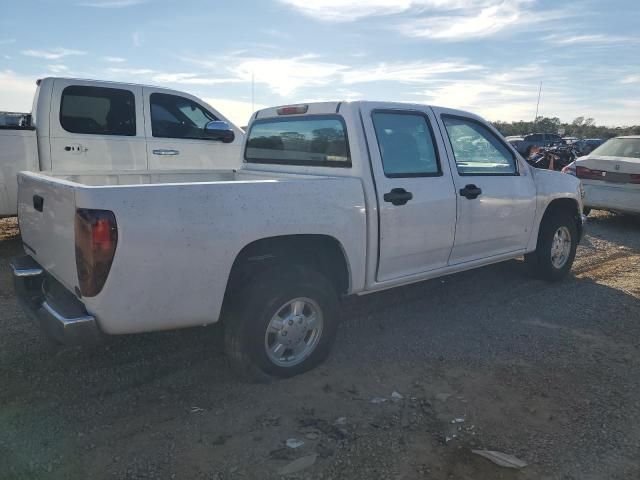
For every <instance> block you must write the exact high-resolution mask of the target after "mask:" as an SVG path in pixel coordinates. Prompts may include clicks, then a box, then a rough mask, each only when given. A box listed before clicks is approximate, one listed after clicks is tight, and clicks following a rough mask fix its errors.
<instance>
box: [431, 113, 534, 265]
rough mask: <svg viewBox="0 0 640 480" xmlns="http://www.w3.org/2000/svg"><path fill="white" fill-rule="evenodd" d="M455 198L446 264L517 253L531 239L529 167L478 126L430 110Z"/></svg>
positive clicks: (494, 135)
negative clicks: (446, 154) (442, 144)
mask: <svg viewBox="0 0 640 480" xmlns="http://www.w3.org/2000/svg"><path fill="white" fill-rule="evenodd" d="M433 110H434V113H435V114H436V116H437V117H438V121H439V122H440V130H441V131H442V134H443V136H444V137H445V145H446V149H447V151H448V152H449V158H450V159H451V169H452V171H453V179H454V182H455V187H456V194H457V195H458V208H457V217H458V221H457V224H456V238H455V244H454V247H453V251H452V252H451V258H450V260H449V263H450V264H451V265H455V264H460V263H465V262H470V261H474V260H481V259H489V258H491V257H495V256H499V255H503V254H509V253H515V252H523V251H524V249H525V248H526V245H527V243H528V241H529V237H530V235H531V228H532V225H533V219H534V215H535V210H536V189H535V184H534V180H533V177H532V175H531V172H530V170H529V167H528V166H527V165H526V164H524V162H521V161H520V160H519V159H518V157H517V156H516V155H515V153H514V152H513V150H512V149H511V148H509V147H508V146H507V144H506V142H504V141H503V140H502V139H501V138H500V137H499V135H498V134H497V133H496V132H494V131H492V130H491V129H490V128H489V127H488V126H487V125H485V124H484V123H483V122H481V121H479V120H477V119H474V118H471V117H463V116H459V114H457V113H456V112H448V111H447V110H446V109H441V108H434V109H433Z"/></svg>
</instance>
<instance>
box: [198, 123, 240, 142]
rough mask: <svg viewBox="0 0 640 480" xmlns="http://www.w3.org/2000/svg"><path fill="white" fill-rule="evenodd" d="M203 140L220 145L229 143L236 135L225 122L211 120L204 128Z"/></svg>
mask: <svg viewBox="0 0 640 480" xmlns="http://www.w3.org/2000/svg"><path fill="white" fill-rule="evenodd" d="M204 138H206V139H208V140H214V141H217V142H222V143H231V142H233V141H234V140H235V138H236V134H235V133H234V131H233V130H232V129H231V127H230V126H229V124H228V123H227V122H222V121H220V120H213V121H211V122H209V123H207V124H206V125H205V126H204Z"/></svg>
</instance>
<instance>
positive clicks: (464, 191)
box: [460, 184, 482, 200]
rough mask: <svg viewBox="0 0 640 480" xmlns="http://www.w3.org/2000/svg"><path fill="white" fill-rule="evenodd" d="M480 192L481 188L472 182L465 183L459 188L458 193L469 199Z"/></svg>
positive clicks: (473, 198) (474, 197) (475, 196)
mask: <svg viewBox="0 0 640 480" xmlns="http://www.w3.org/2000/svg"><path fill="white" fill-rule="evenodd" d="M481 194H482V189H481V188H478V187H476V186H475V185H473V184H470V185H467V186H465V187H464V188H461V189H460V195H461V196H463V197H467V198H468V199H469V200H475V199H476V198H478V197H479V196H480V195H481Z"/></svg>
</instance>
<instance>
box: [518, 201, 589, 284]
mask: <svg viewBox="0 0 640 480" xmlns="http://www.w3.org/2000/svg"><path fill="white" fill-rule="evenodd" d="M577 248H578V227H577V224H576V220H575V218H574V216H573V215H572V214H571V212H569V211H568V210H556V211H555V212H550V213H549V214H548V215H546V216H545V218H544V219H543V220H542V225H541V226H540V232H539V233H538V244H537V248H536V251H535V252H532V253H529V254H527V255H525V260H526V262H527V263H528V264H529V266H530V267H531V269H532V270H533V271H534V273H535V274H536V275H537V276H539V277H541V278H543V279H545V280H550V281H557V280H561V279H563V278H564V277H566V276H567V274H568V273H569V271H570V270H571V266H572V265H573V260H574V258H575V256H576V249H577Z"/></svg>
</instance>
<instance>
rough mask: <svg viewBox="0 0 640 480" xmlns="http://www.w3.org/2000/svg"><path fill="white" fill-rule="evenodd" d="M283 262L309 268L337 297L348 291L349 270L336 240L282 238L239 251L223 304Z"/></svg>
mask: <svg viewBox="0 0 640 480" xmlns="http://www.w3.org/2000/svg"><path fill="white" fill-rule="evenodd" d="M285 262H288V263H292V264H301V265H308V266H312V267H313V268H315V269H316V270H317V271H319V272H320V273H322V274H323V275H325V276H326V277H327V278H328V279H329V280H330V281H331V282H332V283H333V284H334V285H335V287H336V292H337V293H338V294H339V295H345V294H348V293H349V292H350V291H351V287H352V281H351V269H350V266H349V261H348V257H347V255H346V252H345V249H344V247H343V245H342V243H341V242H340V241H339V240H337V239H336V238H335V237H332V236H330V235H319V234H300V235H297V234H295V235H282V236H275V237H267V238H261V239H259V240H255V241H253V242H251V243H249V244H248V245H245V246H244V247H243V248H242V250H240V252H239V253H238V254H237V255H236V258H235V259H234V261H233V265H232V267H231V271H230V273H229V278H228V281H227V287H226V291H225V303H226V302H228V300H229V298H230V297H231V295H233V293H235V292H237V291H239V290H240V289H241V288H242V287H243V285H245V284H246V282H247V281H248V280H249V279H250V278H251V277H252V276H253V275H255V274H257V273H259V272H262V271H264V270H266V269H268V268H271V267H273V266H275V265H277V264H281V263H285Z"/></svg>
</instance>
